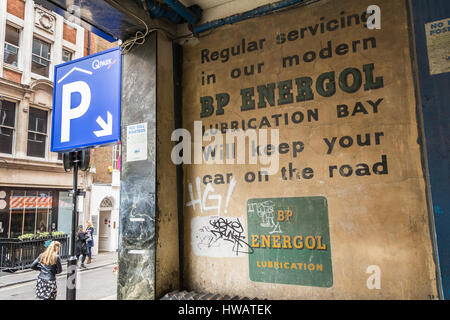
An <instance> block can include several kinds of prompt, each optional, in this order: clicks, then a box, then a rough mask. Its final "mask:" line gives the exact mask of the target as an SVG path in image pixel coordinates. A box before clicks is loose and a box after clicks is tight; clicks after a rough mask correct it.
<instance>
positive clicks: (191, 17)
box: [163, 0, 201, 25]
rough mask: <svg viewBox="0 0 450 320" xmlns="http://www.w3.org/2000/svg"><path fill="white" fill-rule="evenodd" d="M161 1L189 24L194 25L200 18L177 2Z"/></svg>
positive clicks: (174, 0)
mask: <svg viewBox="0 0 450 320" xmlns="http://www.w3.org/2000/svg"><path fill="white" fill-rule="evenodd" d="M163 1H164V2H165V3H166V4H167V5H168V6H169V7H171V8H172V9H173V10H174V11H175V12H176V13H178V14H179V15H180V16H182V17H183V18H184V19H185V20H186V21H187V22H189V23H190V24H192V25H194V24H196V23H198V22H199V21H200V18H201V17H200V16H199V15H197V14H195V13H193V12H192V11H191V10H189V9H188V8H186V7H185V6H184V5H183V4H182V3H180V2H179V1H178V0H163Z"/></svg>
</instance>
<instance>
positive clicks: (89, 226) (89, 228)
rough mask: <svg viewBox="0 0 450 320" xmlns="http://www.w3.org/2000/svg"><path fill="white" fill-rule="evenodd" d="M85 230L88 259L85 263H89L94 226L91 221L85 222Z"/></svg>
mask: <svg viewBox="0 0 450 320" xmlns="http://www.w3.org/2000/svg"><path fill="white" fill-rule="evenodd" d="M86 224H87V225H86V232H87V235H88V240H87V247H88V261H87V263H91V261H92V247H93V246H94V227H93V225H92V221H90V220H89V221H88V222H87V223H86Z"/></svg>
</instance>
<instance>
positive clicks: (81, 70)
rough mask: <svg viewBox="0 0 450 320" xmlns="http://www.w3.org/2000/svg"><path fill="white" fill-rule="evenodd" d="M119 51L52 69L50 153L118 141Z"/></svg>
mask: <svg viewBox="0 0 450 320" xmlns="http://www.w3.org/2000/svg"><path fill="white" fill-rule="evenodd" d="M121 62H122V58H121V53H120V48H119V47H117V48H114V49H110V50H106V51H103V52H99V53H96V54H93V55H90V56H87V57H83V58H80V59H77V60H73V61H70V62H67V63H63V64H60V65H57V66H56V67H55V81H54V89H53V117H52V136H51V151H53V152H63V151H65V152H68V151H75V150H81V149H85V148H89V147H96V146H100V145H105V144H110V143H115V142H118V141H119V140H120V97H121V93H120V83H121Z"/></svg>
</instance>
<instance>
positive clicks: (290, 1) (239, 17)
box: [193, 0, 304, 34]
mask: <svg viewBox="0 0 450 320" xmlns="http://www.w3.org/2000/svg"><path fill="white" fill-rule="evenodd" d="M303 1H304V0H283V1H279V2H276V3H271V4H267V5H264V6H261V7H258V8H255V9H253V10H249V11H246V12H243V13H239V14H235V15H233V16H230V17H227V18H223V19H219V20H214V21H211V22H207V23H205V24H202V25H200V26H198V27H194V29H193V32H194V34H199V33H202V32H205V31H208V30H210V29H215V28H218V27H221V26H223V25H226V24H233V23H236V22H239V21H243V20H247V19H250V18H254V17H257V16H260V15H263V14H267V13H269V12H272V11H276V10H280V9H283V8H286V7H289V6H292V5H294V4H299V3H301V2H303Z"/></svg>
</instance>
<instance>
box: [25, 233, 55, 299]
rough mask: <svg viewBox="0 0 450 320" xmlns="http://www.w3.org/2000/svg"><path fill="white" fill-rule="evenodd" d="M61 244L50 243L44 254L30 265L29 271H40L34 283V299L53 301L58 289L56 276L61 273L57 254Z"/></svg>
mask: <svg viewBox="0 0 450 320" xmlns="http://www.w3.org/2000/svg"><path fill="white" fill-rule="evenodd" d="M60 247H61V244H60V243H59V242H58V241H52V242H51V243H50V245H49V246H48V247H47V249H46V250H45V251H44V253H42V254H40V255H39V257H37V258H36V260H34V261H33V263H32V264H31V269H33V270H37V271H40V273H39V276H38V278H37V283H36V298H37V299H42V300H55V299H56V294H57V290H58V287H57V285H56V275H57V274H58V273H61V272H62V266H61V259H60V258H59V255H58V252H59V248H60Z"/></svg>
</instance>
